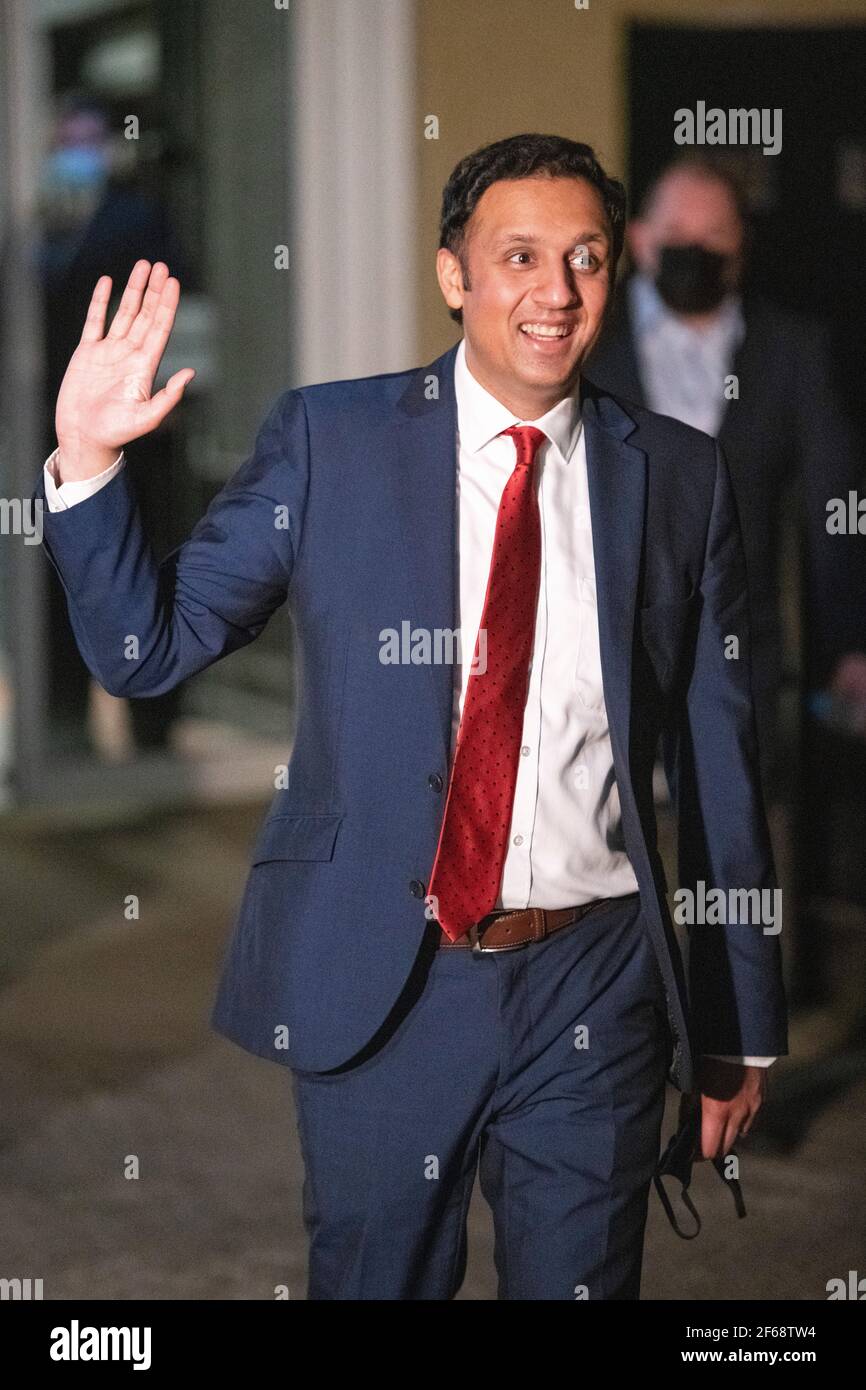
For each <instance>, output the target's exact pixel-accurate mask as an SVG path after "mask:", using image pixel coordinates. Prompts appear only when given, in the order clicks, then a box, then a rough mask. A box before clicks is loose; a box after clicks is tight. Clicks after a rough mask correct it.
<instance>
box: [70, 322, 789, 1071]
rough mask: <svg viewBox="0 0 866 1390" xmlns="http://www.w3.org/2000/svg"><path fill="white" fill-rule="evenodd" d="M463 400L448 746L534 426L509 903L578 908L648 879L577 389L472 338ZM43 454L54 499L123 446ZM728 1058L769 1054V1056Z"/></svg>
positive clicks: (501, 903) (76, 494)
mask: <svg viewBox="0 0 866 1390" xmlns="http://www.w3.org/2000/svg"><path fill="white" fill-rule="evenodd" d="M454 387H455V393H456V400H457V496H456V524H457V545H456V547H455V550H456V556H457V575H456V577H455V578H456V584H455V594H456V595H457V604H458V609H457V614H456V618H455V621H456V626H457V627H458V628H459V630H460V651H461V661H460V665H459V666H456V667H455V679H454V700H453V713H452V728H451V747H452V754H453V749H454V745H455V741H456V737H457V730H458V728H459V724H460V716H461V713H462V710H463V702H464V699H465V695H466V684H467V681H468V679H469V673H470V668H471V663H472V658H473V653H474V650H475V644H476V639H477V636H478V629H479V627H480V624H481V616H482V610H483V606H484V597H485V594H486V590H487V579H488V574H489V570H490V561H491V557H492V553H493V538H494V532H495V528H496V517H497V513H498V510H499V502H500V499H501V497H502V492H503V490H504V488H505V484H506V483H507V481H508V479H509V477H510V476H511V474H512V473H513V471H514V466H515V463H516V457H517V456H516V451H515V446H514V441H513V440H512V439H511V438H509V437H508V436H502V431H503V430H505V429H508V427H509V426H511V425H515V424H529V423H531V424H533V425H534V426H535V427H536V429H539V430H541V431H542V432H543V433H544V434H545V435H546V436H547V438H546V441H545V442H544V443H543V444H542V445H541V447H540V448H539V450H538V454H537V455H536V461H535V477H536V487H537V496H538V506H539V515H540V521H541V576H540V585H539V598H538V607H537V612H536V622H535V639H534V646H533V654H532V663H531V666H530V675H529V689H528V694H527V700H526V709H525V714H524V723H523V738H522V740H521V756H520V758H519V760H518V766H517V782H516V787H515V793H514V807H513V811H512V817H511V826H510V830H509V842H508V849H507V852H506V857H505V864H504V868H503V874H502V884H501V889H500V894H499V897H498V899H497V903H496V906H497V907H501V908H523V907H530V906H531V907H542V908H558V907H573V906H576V905H577V904H579V903H585V902H589V901H591V900H592V899H593V898H611V897H621V896H623V895H625V894H629V893H634V892H637V891H638V883H637V879H636V877H635V873H634V869H633V867H632V864H631V861H630V860H629V858H628V855H627V854H626V850H625V844H624V841H623V837H622V825H621V812H620V803H619V792H618V789H617V785H616V778H615V775H614V767H613V753H612V749H611V743H610V731H609V727H608V722H607V711H606V709H605V703H604V691H603V688H602V675H601V658H600V654H599V637H598V610H597V606H596V590H595V561H594V556H593V545H592V530H591V527H590V510H589V490H588V476H587V467H586V444H585V439H584V432H583V429H582V423H581V418H580V399H579V392H578V391H577V390H575V391H574V393H573V394H572V395H570V396H566V397H565V398H564V399H563V400H561V401H559V402H558V404H557V405H555V406H554V407H553V408H552V409H551V410H549V411H548V412H547V413H546V414H545V415H542V416H541V417H540V418H539V419H536V420H532V421H523V420H519V419H518V418H517V417H516V416H514V415H513V414H512V413H511V411H509V410H508V408H507V407H506V406H504V405H503V404H502V403H501V401H498V400H497V399H496V398H495V397H494V396H492V395H491V394H490V393H489V392H488V391H487V390H485V388H484V387H483V386H481V384H480V383H479V382H478V381H477V380H476V379H475V377H473V375H472V373H471V372H470V371H469V368H468V367H467V365H466V353H465V342H461V343H460V345H459V348H458V350H457V354H456V359H455V369H454ZM56 452H57V451H56V450H55V453H54V454H52V455H51V456H50V458H49V459H48V460H47V461H46V464H45V496H46V500H47V502H48V508H49V511H61V510H65V509H66V508H68V507H71V506H75V505H76V504H77V503H79V502H82V501H84V500H85V499H86V498H87V497H89V496H91V495H92V494H93V493H95V492H97V491H98V490H99V488H101V487H104V486H105V485H106V483H108V482H110V481H111V479H112V478H113V477H114V476H115V474H116V473H117V472H118V471H119V469H120V468H122V467H123V466H124V458H123V454H122V453H121V454H120V455H119V457H118V458H117V459H116V460H115V462H114V463H112V464H111V465H110V466H109V467H108V468H106V469H105V470H104V471H103V472H102V473H99V474H97V475H96V476H95V477H93V478H89V479H87V480H85V481H83V482H68V483H63V484H61V485H59V486H58V485H57V483H56V480H55V477H54V475H53V468H54V463H55V457H56ZM723 1060H729V1061H736V1062H743V1061H745V1062H746V1063H751V1064H754V1065H761V1066H763V1065H768V1064H769V1063H770V1062H772V1061H774V1060H775V1059H774V1058H771V1057H766V1058H765V1057H747V1058H742V1057H729V1058H724V1059H723Z"/></svg>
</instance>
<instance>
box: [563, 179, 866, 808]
mask: <svg viewBox="0 0 866 1390" xmlns="http://www.w3.org/2000/svg"><path fill="white" fill-rule="evenodd" d="M747 237H748V221H747V211H746V206H745V202H744V199H743V197H742V194H741V192H740V190H739V188H738V185H737V183H736V181H735V180H734V179H733V178H732V177H731V175H730V174H729V173H728V172H727V171H726V170H725V169H723V168H721V167H719V166H717V165H715V164H714V163H713V162H712V161H711V160H708V159H706V158H705V157H699V156H695V155H689V156H686V157H685V158H682V159H680V160H677V161H676V162H675V163H673V164H671V165H669V166H668V167H667V168H665V169H664V170H663V171H662V173H661V174H660V175H659V176H658V178H656V179H655V181H654V182H653V183H652V185H651V186H650V188H649V189H648V191H647V193H646V196H645V197H644V200H643V203H642V204H641V207H640V210H639V215H638V216H637V218H635V219H634V220H632V222H631V223H630V225H629V227H628V229H627V242H628V246H629V249H630V252H631V256H632V259H633V262H634V266H635V273H634V274H633V275H631V276H630V277H629V278H628V279H627V280H626V281H625V282H624V284H623V285H622V286H621V289H620V292H619V294H618V296H617V298H616V301H615V303H614V306H613V308H612V311H611V314H610V316H609V318H608V320H607V322H606V324H605V327H604V330H603V332H602V334H601V336H600V339H599V341H598V343H597V345H596V348H595V350H594V352H593V354H592V356H591V359H590V361H589V362H588V364H587V372H588V374H589V375H590V376H591V377H592V379H593V380H594V381H595V382H597V383H598V385H599V386H601V387H603V388H604V389H606V390H609V391H612V392H614V393H616V394H619V395H620V396H621V397H625V398H626V399H629V400H633V401H635V402H637V403H638V404H642V405H646V406H648V407H649V409H650V410H653V411H656V412H658V413H659V414H662V415H670V416H673V417H674V418H675V419H677V420H681V421H683V422H685V423H686V424H689V425H693V426H695V427H696V428H697V429H700V430H703V431H705V432H706V433H707V434H711V435H713V436H715V437H716V438H718V440H719V442H720V444H721V445H722V447H723V449H724V452H725V456H726V458H727V459H728V463H729V466H730V469H731V479H732V483H733V488H734V496H735V500H736V503H737V507H738V510H739V514H740V522H741V526H742V530H743V540H744V546H745V552H746V568H747V575H748V581H749V600H750V602H749V613H750V625H751V646H752V667H753V671H752V680H753V692H754V698H755V704H756V716H757V724H758V741H759V746H760V751H761V762H762V773H763V780H764V789H765V793H766V795H767V798H768V801H770V802H771V803H773V802H776V801H778V800H780V799H787V798H788V797H789V796H790V787H789V786H788V785H786V772H785V769H786V768H787V767H789V766H790V765H791V759H790V757H789V756H788V754H787V752H786V748H785V743H784V739H783V737H782V735H781V733H780V718H779V715H780V692H781V686H782V679H783V658H784V651H783V642H782V614H781V602H780V600H781V593H780V568H781V557H782V542H783V527H782V520H783V517H784V515H785V510H786V507H787V506H788V505H789V502H790V497H791V494H792V490H793V489H794V488H795V486H799V488H800V490H801V510H800V515H801V527H802V543H803V556H804V575H803V581H804V582H803V598H804V618H805V628H806V644H805V651H804V662H803V669H804V672H805V683H806V685H807V687H808V688H811V689H819V688H822V687H828V688H829V689H831V690H833V691H834V693H835V694H837V695H838V696H839V697H840V698H842V699H844V700H848V701H853V702H855V703H860V704H861V705H862V703H863V701H864V700H866V655H864V648H866V617H864V612H866V609H864V597H866V581H864V557H863V541H862V538H860V537H857V536H846V535H830V534H828V531H827V503H828V501H829V500H830V499H831V498H834V497H841V498H847V496H848V493H849V491H850V490H852V489H853V490H858V489H860V490H862V484H863V477H864V469H863V452H862V445H861V441H860V439H859V438H858V436H857V433H856V431H855V429H854V426H853V424H852V422H851V421H850V419H849V418H848V415H847V413H846V410H845V408H844V406H843V404H842V401H841V398H840V395H839V393H838V391H837V388H836V384H835V383H834V380H833V372H832V367H831V357H830V350H829V343H828V339H827V335H826V332H825V331H824V329H823V328H822V327H820V326H819V325H817V324H815V323H812V322H810V321H808V320H806V319H801V318H799V317H798V316H795V315H793V314H791V313H789V312H786V311H783V310H781V309H779V308H776V307H774V306H772V305H770V304H769V303H767V302H765V301H764V300H762V299H761V298H759V297H757V296H753V295H744V294H743V293H742V290H741V287H742V283H743V273H744V269H745V263H746V251H747Z"/></svg>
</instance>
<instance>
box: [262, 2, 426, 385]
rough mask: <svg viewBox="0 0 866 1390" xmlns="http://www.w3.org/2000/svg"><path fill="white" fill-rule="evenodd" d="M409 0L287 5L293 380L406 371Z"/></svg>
mask: <svg viewBox="0 0 866 1390" xmlns="http://www.w3.org/2000/svg"><path fill="white" fill-rule="evenodd" d="M414 9H415V6H414V0H293V3H292V16H293V29H292V53H291V64H290V83H291V87H290V94H289V103H290V113H291V126H290V132H289V135H290V138H289V149H290V159H291V174H290V194H289V197H290V227H291V229H292V230H291V237H292V240H291V246H290V256H291V265H292V272H291V283H292V296H293V302H292V321H293V353H292V358H293V363H294V370H293V378H294V381H295V384H297V385H306V384H308V383H311V382H316V381H328V380H335V379H339V378H341V377H355V376H368V375H371V374H373V373H376V372H389V371H401V370H403V369H405V368H407V367H411V366H414V365H415V363H416V353H417V324H416V307H415V306H416V298H417V281H416V276H417V257H416V252H415V244H414V242H415V227H416V216H417V192H416V170H415V162H416V161H415V149H416V143H415V142H416V139H417V138H418V132H416V131H415V129H414V123H415V109H414V102H413V98H414V77H415V62H416V59H415V23H414V19H415V16H414Z"/></svg>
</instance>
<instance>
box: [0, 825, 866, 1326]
mask: <svg viewBox="0 0 866 1390" xmlns="http://www.w3.org/2000/svg"><path fill="white" fill-rule="evenodd" d="M261 814H262V808H261V807H259V806H255V805H252V806H251V805H246V806H240V807H234V806H220V807H217V808H211V809H208V810H190V811H185V812H182V811H177V812H172V813H170V814H161V815H159V816H152V817H147V818H143V819H142V820H140V821H139V822H137V823H133V824H127V825H123V826H111V825H106V826H103V827H101V828H93V827H91V828H85V827H81V828H78V829H68V830H65V831H62V832H58V831H56V830H53V831H50V832H49V831H48V830H45V829H41V830H40V829H38V828H37V829H34V828H33V827H31V828H29V829H28V830H27V831H26V832H22V830H21V828H20V826H19V827H18V828H17V829H16V827H15V826H14V825H12V824H11V823H9V822H6V821H4V822H2V823H0V824H2V828H0V854H2V855H3V856H4V863H5V864H6V865H7V872H6V873H5V874H4V875H3V881H2V886H0V911H2V918H3V921H4V922H5V923H6V924H7V930H6V931H5V932H4V933H3V956H2V958H0V1050H2V1056H3V1059H4V1062H3V1066H2V1069H0V1232H2V1236H0V1276H2V1277H6V1278H11V1277H16V1276H17V1277H20V1278H24V1277H28V1276H29V1277H31V1278H34V1279H35V1278H41V1279H42V1280H43V1291H44V1297H45V1298H46V1299H64V1298H85V1299H98V1298H107V1299H133V1298H145V1299H152V1298H156V1299H159V1298H170V1299H195V1298H201V1299H224V1298H230V1299H235V1298H237V1299H261V1298H267V1299H270V1298H273V1297H274V1296H275V1290H277V1289H283V1290H285V1291H287V1293H288V1296H289V1297H290V1298H294V1299H303V1298H304V1287H305V1285H304V1269H305V1244H304V1233H303V1228H302V1225H301V1215H300V1205H301V1203H300V1193H301V1181H302V1168H301V1161H300V1156H299V1152H298V1146H297V1140H296V1136H295V1130H294V1120H293V1115H292V1110H291V1099H290V1091H289V1086H288V1081H287V1073H285V1072H284V1071H283V1069H282V1068H280V1067H278V1066H276V1065H274V1064H271V1063H266V1062H263V1061H260V1060H258V1059H256V1058H253V1057H250V1056H248V1055H247V1054H245V1053H243V1052H242V1051H241V1050H240V1049H238V1048H236V1047H235V1046H233V1045H232V1044H231V1043H229V1042H226V1041H225V1040H223V1039H221V1038H219V1037H218V1036H217V1035H215V1034H214V1033H212V1032H211V1031H210V1030H209V1028H208V1023H207V1017H208V1012H209V1009H210V1005H211V1002H212V997H213V990H214V983H215V977H216V972H217V970H218V967H219V963H220V960H221V958H222V952H223V947H224V942H225V937H226V933H227V932H228V930H229V927H230V925H231V921H232V917H233V913H234V911H235V908H236V906H237V904H238V902H239V900H240V892H241V889H242V886H243V880H244V875H245V872H246V864H247V855H248V850H249V846H250V843H251V840H252V837H253V835H254V833H255V829H256V827H257V825H258V823H259V819H260V817H261ZM131 895H134V897H135V899H136V900H137V902H135V901H132V902H131ZM10 927H11V929H9V928H10ZM792 1032H793V1049H792V1050H793V1051H794V1052H795V1053H801V1054H802V1055H798V1056H795V1057H794V1058H793V1059H785V1060H782V1061H780V1062H778V1063H777V1064H776V1066H775V1067H774V1068H773V1076H772V1082H773V1085H772V1090H771V1097H770V1102H769V1104H768V1106H767V1108H766V1112H765V1121H764V1125H763V1126H762V1127H761V1129H759V1131H758V1132H757V1133H756V1134H755V1135H754V1136H753V1137H752V1138H751V1139H750V1140H748V1141H746V1143H744V1144H743V1146H742V1150H741V1163H742V1174H741V1176H742V1183H743V1190H744V1194H745V1199H746V1205H747V1208H748V1216H747V1218H746V1219H745V1220H743V1221H738V1220H737V1219H736V1216H735V1213H734V1209H733V1204H732V1202H731V1199H730V1194H729V1193H728V1192H727V1191H726V1190H725V1188H724V1187H723V1185H722V1183H721V1182H720V1181H719V1179H718V1177H717V1176H716V1174H715V1173H714V1172H713V1171H712V1169H711V1168H710V1166H709V1165H708V1164H701V1165H699V1166H698V1167H697V1168H696V1170H695V1176H694V1181H693V1186H692V1191H693V1195H694V1197H695V1201H696V1203H697V1205H698V1208H699V1210H700V1212H701V1215H702V1218H703V1230H702V1232H701V1235H700V1236H699V1238H698V1239H697V1240H694V1241H684V1240H681V1239H679V1238H678V1237H677V1236H676V1235H675V1234H674V1232H673V1231H672V1230H671V1228H670V1226H669V1224H668V1221H667V1219H666V1217H665V1216H664V1213H663V1211H662V1208H661V1205H660V1203H659V1201H658V1199H657V1197H656V1195H655V1194H654V1193H651V1196H650V1217H649V1223H648V1227H647V1245H646V1256H645V1264H644V1281H643V1290H642V1296H643V1297H644V1298H647V1299H690V1298H698V1299H709V1298H724V1299H734V1298H747V1299H756V1298H767V1299H823V1298H826V1284H827V1281H828V1280H829V1279H831V1278H834V1277H847V1274H848V1271H849V1270H851V1269H854V1270H859V1271H860V1272H861V1273H866V1268H864V1262H866V1254H864V1236H866V1204H864V1202H863V1200H862V1198H863V1178H864V1173H866V1124H864V1121H863V1118H862V1117H863V1114H864V1110H866V1051H858V1050H857V1049H856V1048H852V1047H850V1046H849V1047H847V1048H845V1047H839V1046H838V1044H833V1039H832V1038H831V1037H830V1035H829V1034H827V1035H826V1036H824V1037H823V1040H822V1031H821V1027H820V1026H817V1025H816V1022H815V1019H814V1018H812V1019H810V1020H808V1021H805V1020H804V1021H803V1022H802V1024H801V1023H800V1022H798V1021H796V1020H795V1027H794V1029H793V1030H792ZM800 1039H802V1042H803V1046H802V1048H800V1047H799V1046H798V1041H799V1040H800ZM677 1099H678V1096H677V1093H675V1092H674V1091H673V1090H669V1103H668V1114H667V1116H666V1120H665V1127H664V1131H663V1139H664V1140H666V1139H667V1137H668V1135H669V1134H670V1132H671V1130H672V1128H673V1126H674V1123H675V1111H676V1102H677ZM129 1174H134V1175H135V1176H128V1175H129ZM495 1297H496V1282H495V1273H494V1269H493V1260H492V1230H491V1223H490V1217H489V1212H488V1210H487V1208H486V1206H485V1204H484V1202H483V1200H482V1199H481V1198H480V1196H479V1194H478V1193H477V1192H476V1194H475V1197H474V1199H473V1205H472V1208H471V1211H470V1257H469V1267H468V1270H467V1276H466V1280H465V1283H464V1286H463V1288H462V1290H461V1292H460V1295H459V1298H460V1299H473V1300H475V1299H494V1298H495Z"/></svg>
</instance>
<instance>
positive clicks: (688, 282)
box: [655, 243, 728, 314]
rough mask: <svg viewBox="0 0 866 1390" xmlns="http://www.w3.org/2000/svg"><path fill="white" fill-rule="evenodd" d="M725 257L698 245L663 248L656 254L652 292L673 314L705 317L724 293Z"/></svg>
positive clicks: (726, 260)
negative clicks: (655, 290) (656, 271)
mask: <svg viewBox="0 0 866 1390" xmlns="http://www.w3.org/2000/svg"><path fill="white" fill-rule="evenodd" d="M727 266H728V258H727V256H723V255H722V254H721V252H719V251H708V250H707V248H706V247H705V246H701V245H700V244H698V243H695V244H693V245H689V246H663V247H662V248H661V251H660V253H659V268H658V273H657V275H656V278H655V285H656V289H657V290H658V292H659V294H660V295H661V297H662V299H663V300H664V302H665V304H667V306H668V308H669V309H673V310H674V312H675V313H677V314H706V313H710V312H711V311H712V310H713V309H717V308H718V307H719V305H720V304H721V302H722V300H723V299H724V297H725V295H726V293H727V289H728V287H727V284H726V282H725V271H726V270H727Z"/></svg>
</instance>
